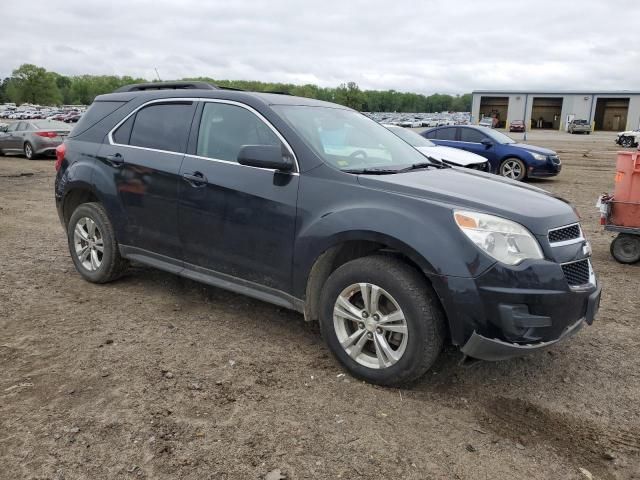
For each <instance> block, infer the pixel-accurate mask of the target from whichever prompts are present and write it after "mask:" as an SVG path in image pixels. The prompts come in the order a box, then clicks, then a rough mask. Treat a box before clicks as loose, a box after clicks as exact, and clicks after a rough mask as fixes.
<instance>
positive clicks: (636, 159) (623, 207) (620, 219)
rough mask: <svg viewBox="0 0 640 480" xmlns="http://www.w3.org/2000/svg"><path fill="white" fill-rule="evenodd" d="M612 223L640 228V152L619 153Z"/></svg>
mask: <svg viewBox="0 0 640 480" xmlns="http://www.w3.org/2000/svg"><path fill="white" fill-rule="evenodd" d="M613 200H614V202H613V208H612V211H611V218H610V220H609V222H610V223H612V224H614V225H620V226H624V227H635V228H640V152H618V159H617V162H616V186H615V192H614V194H613Z"/></svg>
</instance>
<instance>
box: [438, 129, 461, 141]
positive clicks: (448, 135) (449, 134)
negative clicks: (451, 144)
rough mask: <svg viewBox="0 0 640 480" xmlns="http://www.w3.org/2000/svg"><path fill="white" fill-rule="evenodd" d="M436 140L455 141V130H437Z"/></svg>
mask: <svg viewBox="0 0 640 480" xmlns="http://www.w3.org/2000/svg"><path fill="white" fill-rule="evenodd" d="M436 135H437V137H436V138H437V139H438V140H455V139H456V129H455V128H441V129H440V130H437V133H436Z"/></svg>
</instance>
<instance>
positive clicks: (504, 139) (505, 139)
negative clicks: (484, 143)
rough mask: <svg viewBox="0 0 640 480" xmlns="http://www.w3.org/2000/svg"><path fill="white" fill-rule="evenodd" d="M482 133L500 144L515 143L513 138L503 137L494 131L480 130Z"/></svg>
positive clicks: (502, 134)
mask: <svg viewBox="0 0 640 480" xmlns="http://www.w3.org/2000/svg"><path fill="white" fill-rule="evenodd" d="M482 133H484V134H486V135H489V136H490V137H491V138H492V139H493V140H494V141H495V142H497V143H502V144H506V143H516V141H515V140H514V139H513V138H511V137H509V136H508V135H505V134H504V133H500V132H497V131H496V130H489V129H487V130H486V131H485V130H482Z"/></svg>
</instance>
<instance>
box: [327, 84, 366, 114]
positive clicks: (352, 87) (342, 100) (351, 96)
mask: <svg viewBox="0 0 640 480" xmlns="http://www.w3.org/2000/svg"><path fill="white" fill-rule="evenodd" d="M334 101H335V102H336V103H339V104H340V105H344V106H346V107H349V108H353V109H355V110H362V106H363V104H364V95H363V94H362V91H361V90H360V88H359V87H358V85H357V84H356V83H355V82H349V83H347V84H346V85H345V84H344V83H343V84H341V85H340V86H339V87H338V88H336V91H335V100H334Z"/></svg>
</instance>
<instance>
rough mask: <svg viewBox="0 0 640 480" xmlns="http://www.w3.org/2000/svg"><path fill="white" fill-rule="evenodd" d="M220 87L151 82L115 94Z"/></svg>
mask: <svg viewBox="0 0 640 480" xmlns="http://www.w3.org/2000/svg"><path fill="white" fill-rule="evenodd" d="M218 88H219V87H218V86H216V85H212V84H210V83H206V82H151V83H134V84H131V85H125V86H123V87H120V88H118V89H117V90H114V91H113V93H122V92H143V91H146V90H194V89H197V90H217V89H218Z"/></svg>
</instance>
